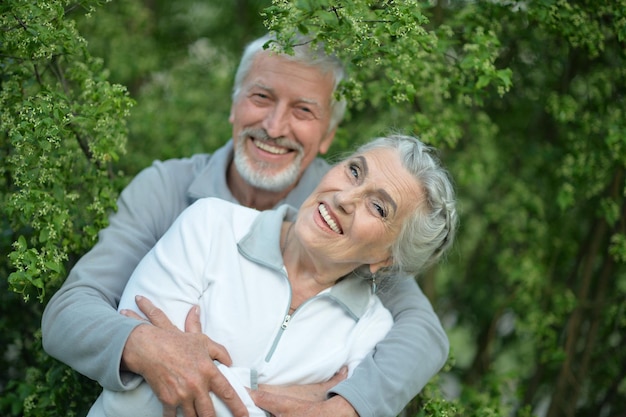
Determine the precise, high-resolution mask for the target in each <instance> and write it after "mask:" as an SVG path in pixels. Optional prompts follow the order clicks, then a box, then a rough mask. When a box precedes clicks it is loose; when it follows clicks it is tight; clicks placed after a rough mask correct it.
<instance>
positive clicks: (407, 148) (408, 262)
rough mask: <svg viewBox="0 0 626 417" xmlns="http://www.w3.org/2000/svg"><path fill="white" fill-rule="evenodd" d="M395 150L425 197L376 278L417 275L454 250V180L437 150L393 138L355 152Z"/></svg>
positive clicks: (408, 138) (406, 138)
mask: <svg viewBox="0 0 626 417" xmlns="http://www.w3.org/2000/svg"><path fill="white" fill-rule="evenodd" d="M373 149H394V150H396V151H397V152H398V154H399V156H400V160H401V161H402V166H403V167H404V168H405V169H406V170H407V171H409V172H410V173H411V174H412V175H413V177H414V178H415V179H416V180H417V181H418V184H419V185H420V187H421V189H422V196H415V198H421V201H419V205H418V208H417V210H415V212H414V213H413V215H411V216H410V217H409V218H407V219H406V220H405V222H404V224H403V225H402V229H401V231H400V234H399V236H398V239H396V242H395V243H394V245H393V247H392V258H393V264H392V266H390V267H388V268H383V269H382V270H380V271H379V272H378V273H377V276H380V277H381V278H385V277H388V276H393V275H398V274H401V275H405V274H408V275H413V276H415V275H417V274H418V273H419V272H422V271H423V270H424V269H425V268H427V267H428V266H430V265H432V264H434V263H436V262H437V261H438V260H439V259H440V258H441V257H442V256H443V254H444V253H445V252H446V251H447V250H448V249H449V248H450V247H451V246H452V243H453V241H454V236H455V234H456V229H457V226H458V217H457V211H456V197H455V192H454V187H453V184H452V179H451V178H450V175H449V174H448V171H447V170H446V169H444V168H443V166H442V165H441V162H440V160H439V158H438V157H437V155H436V150H435V149H434V148H432V147H430V146H427V145H425V144H424V143H422V142H421V141H420V140H418V139H417V138H414V137H411V136H404V135H390V136H387V137H381V138H376V139H374V140H373V141H371V142H368V143H366V144H364V145H362V146H361V147H359V148H358V149H357V151H356V153H357V154H362V153H364V152H368V151H371V150H373Z"/></svg>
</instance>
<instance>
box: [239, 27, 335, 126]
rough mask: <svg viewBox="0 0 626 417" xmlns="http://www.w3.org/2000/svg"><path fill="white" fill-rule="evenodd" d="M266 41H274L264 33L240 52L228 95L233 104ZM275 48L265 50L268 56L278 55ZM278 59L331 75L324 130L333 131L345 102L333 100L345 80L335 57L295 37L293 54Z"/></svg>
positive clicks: (273, 37) (322, 48) (273, 45)
mask: <svg viewBox="0 0 626 417" xmlns="http://www.w3.org/2000/svg"><path fill="white" fill-rule="evenodd" d="M270 41H277V40H276V37H275V36H274V35H272V34H267V35H265V36H262V37H260V38H258V39H256V40H254V41H252V42H251V43H249V44H248V46H246V48H245V49H244V52H243V55H242V57H241V61H240V62H239V67H238V68H237V72H236V73H235V84H234V86H233V95H232V98H233V101H236V100H237V98H238V96H239V94H240V93H241V85H242V84H243V81H244V80H245V78H246V76H247V75H248V73H249V72H250V69H251V68H252V63H253V62H254V58H255V57H256V56H257V54H258V53H260V52H263V51H265V49H263V45H265V44H266V43H267V42H270ZM275 45H276V46H277V44H276V42H273V43H272V46H270V48H268V51H271V53H280V52H278V51H277V50H275V49H274V48H275ZM280 56H281V57H283V58H285V59H288V60H290V61H294V62H299V63H301V64H303V65H307V66H309V67H314V68H317V69H319V70H320V71H321V72H322V74H327V73H329V72H330V73H332V75H333V80H334V85H333V95H332V97H331V116H330V124H329V128H328V130H329V131H331V130H333V129H334V128H336V127H337V125H338V124H339V122H341V119H343V115H344V113H345V111H346V101H345V99H344V98H343V97H342V98H341V99H339V100H337V99H336V98H335V93H336V91H337V87H338V86H339V83H340V82H341V81H342V80H343V79H344V78H345V77H346V72H345V69H344V66H343V64H342V62H341V61H340V60H339V58H337V57H336V56H334V55H329V54H327V53H326V52H325V51H324V47H323V45H321V44H319V43H318V44H313V42H312V41H311V40H310V39H308V38H306V37H304V36H301V35H298V36H296V46H294V47H293V55H289V54H286V53H280Z"/></svg>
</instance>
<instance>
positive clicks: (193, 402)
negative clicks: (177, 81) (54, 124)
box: [42, 37, 448, 417]
mask: <svg viewBox="0 0 626 417" xmlns="http://www.w3.org/2000/svg"><path fill="white" fill-rule="evenodd" d="M270 39H271V38H270V37H263V38H260V39H257V40H256V41H254V42H253V43H251V44H250V45H248V47H247V48H246V50H245V51H244V55H243V57H242V60H241V63H240V65H239V68H238V70H237V74H236V78H235V86H234V91H233V104H232V107H231V113H230V118H229V120H230V122H231V124H232V125H233V137H232V140H231V141H229V142H228V143H227V144H226V145H224V146H223V147H222V148H220V149H218V150H217V151H216V152H215V153H213V154H212V155H207V154H200V155H193V156H192V157H190V158H186V159H176V160H169V161H164V162H155V163H154V164H153V165H152V166H151V167H149V168H147V169H145V170H144V171H142V172H141V173H140V174H139V175H138V176H137V177H136V178H135V179H134V180H133V181H132V182H131V183H130V184H129V186H128V187H127V188H126V189H125V190H124V191H123V192H122V194H121V196H120V199H119V202H118V211H117V212H116V213H115V214H113V215H112V216H111V219H110V225H109V226H108V227H107V228H105V229H104V230H102V231H101V232H100V235H99V241H98V243H97V244H96V245H95V246H94V248H93V249H92V250H91V251H90V252H88V253H87V254H86V255H85V256H84V257H83V258H82V259H81V260H80V261H79V262H78V263H77V264H76V266H75V267H74V268H73V270H72V271H71V272H70V275H69V277H68V279H67V281H66V282H65V284H64V285H63V287H62V288H61V289H60V291H59V292H58V293H57V294H55V296H54V297H53V298H52V300H51V301H50V303H49V304H48V306H47V307H46V310H45V312H44V316H43V321H42V329H43V342H44V348H45V349H46V351H47V352H48V353H49V354H50V355H52V356H54V357H55V358H57V359H59V360H61V361H63V362H65V363H67V364H68V365H70V366H71V367H73V368H74V369H76V370H77V371H79V372H81V373H83V374H84V375H86V376H88V377H90V378H93V379H95V380H97V381H98V382H99V383H100V384H101V385H102V386H103V387H105V388H107V389H110V390H114V391H123V390H128V389H131V388H133V387H135V386H137V384H138V383H139V382H140V380H141V378H143V379H145V380H146V382H147V383H148V384H149V385H150V386H151V388H152V390H153V391H154V392H155V394H156V395H157V396H158V398H159V399H160V400H161V402H162V403H163V406H164V407H163V409H164V416H174V415H175V414H176V409H177V408H180V410H181V411H182V413H183V414H184V415H185V416H186V417H191V416H203V417H204V416H213V415H214V414H213V413H214V411H213V406H212V403H211V400H210V396H209V391H212V392H214V393H215V394H216V395H217V396H218V397H220V398H222V399H223V400H224V402H225V403H226V405H227V406H228V407H229V408H230V410H231V411H232V412H233V415H234V416H244V415H247V411H246V408H245V407H244V406H243V403H242V402H241V401H240V400H239V398H238V397H237V395H236V394H235V393H234V391H233V389H232V387H231V386H230V385H229V384H228V382H227V381H226V380H225V379H224V377H223V376H222V374H221V373H220V372H219V371H218V370H217V368H216V366H215V365H214V362H213V361H214V360H217V361H219V362H222V363H224V364H226V365H229V364H230V358H229V356H228V353H227V352H226V351H225V350H224V348H223V347H221V346H220V345H219V344H217V343H215V342H213V341H212V340H210V339H209V338H208V337H206V336H204V335H202V334H201V333H200V332H198V329H197V316H196V315H195V314H193V309H192V312H190V315H189V318H188V323H189V325H188V328H187V330H188V331H187V332H182V331H180V330H178V329H176V328H174V327H173V326H172V325H171V324H170V323H169V322H168V320H167V319H166V318H165V317H164V316H163V315H162V313H161V312H160V311H158V310H156V309H154V307H153V306H152V305H151V303H150V302H149V300H146V299H141V300H139V301H138V303H139V306H140V308H142V311H144V313H146V315H147V316H148V317H149V318H150V319H151V321H152V324H153V325H148V324H146V323H145V322H141V321H137V320H136V319H134V318H132V317H125V316H123V315H120V314H118V313H117V312H116V307H117V303H118V302H119V299H120V296H121V294H122V291H123V289H124V287H125V285H126V282H127V281H128V279H129V277H130V275H131V273H132V271H133V270H134V268H135V267H136V265H137V264H138V262H139V261H140V260H141V258H142V257H143V256H144V255H145V254H146V253H147V252H148V251H149V250H150V248H151V247H152V246H154V244H155V243H156V241H157V240H158V239H159V238H160V237H161V236H162V235H163V234H164V233H165V231H166V230H167V229H168V228H169V226H170V225H171V224H172V222H173V221H174V219H175V218H176V217H177V216H178V215H179V214H180V213H181V212H182V211H183V210H184V209H185V208H186V207H188V206H189V205H190V204H191V203H193V202H194V201H195V200H197V199H199V198H203V197H210V196H212V197H219V198H222V199H225V200H228V201H232V202H236V203H238V204H242V205H245V206H248V207H254V208H257V209H260V210H263V209H269V208H273V207H276V206H277V205H279V204H283V203H287V204H290V205H292V206H294V207H299V206H300V204H301V203H302V201H303V200H304V199H305V198H306V197H307V196H308V195H309V194H310V192H311V191H312V190H313V189H314V188H315V186H316V185H317V183H318V181H319V179H320V178H321V177H322V176H323V174H324V173H326V171H327V170H328V169H329V166H328V164H327V163H326V162H325V161H323V160H322V159H321V158H317V154H318V153H320V154H324V153H326V152H327V151H328V149H329V147H330V145H331V143H332V140H333V138H334V134H335V130H336V127H337V124H338V123H339V121H340V120H341V118H342V116H343V111H344V107H345V103H343V102H342V101H337V100H335V97H334V92H335V90H336V88H337V85H338V84H339V83H340V82H341V80H342V79H343V77H344V72H343V68H342V66H341V64H340V63H339V62H338V61H337V60H336V59H335V58H334V57H331V56H328V55H326V54H323V53H322V52H321V51H320V50H317V49H312V48H311V47H310V44H305V45H303V46H300V47H296V48H295V55H293V56H291V55H284V54H280V53H277V52H273V51H270V50H264V49H263V45H264V44H265V43H266V42H267V41H268V40H270ZM381 298H382V299H383V302H384V303H385V306H386V307H387V308H388V309H389V310H390V311H391V313H392V314H393V316H394V325H393V327H392V329H391V331H390V332H389V334H388V335H387V337H386V338H385V339H384V340H383V341H381V342H380V343H379V344H378V345H377V346H376V348H375V350H374V351H373V352H371V354H370V355H369V356H368V357H367V358H366V359H365V360H364V361H363V363H361V365H360V366H359V367H358V368H357V369H356V371H355V373H354V375H353V376H352V377H350V378H349V379H345V380H344V379H343V377H342V374H340V375H339V376H338V377H337V378H334V379H333V380H331V381H330V383H328V384H323V385H321V386H316V387H286V388H282V389H280V390H274V389H271V392H264V393H262V394H261V395H257V394H253V398H255V401H257V404H258V405H259V406H260V407H262V408H265V409H267V410H268V411H270V412H271V413H273V414H276V415H282V416H356V415H359V416H361V417H366V416H376V417H380V416H395V415H396V414H397V413H398V412H399V411H400V410H401V409H402V408H403V407H404V406H405V405H406V404H407V403H408V401H410V399H411V398H413V397H414V396H415V395H416V394H417V393H418V392H419V391H420V390H421V389H422V387H423V386H424V385H425V384H426V382H428V380H429V379H430V378H431V377H432V376H433V375H434V374H435V373H436V372H437V371H439V369H440V368H441V367H442V366H443V364H444V362H445V360H446V357H447V353H448V341H447V338H446V335H445V333H444V331H443V329H442V327H441V324H440V322H439V320H438V318H437V316H436V315H435V314H434V312H433V309H432V307H431V305H430V303H429V302H428V300H427V299H426V297H425V296H424V295H423V294H422V292H421V291H420V290H419V288H418V286H417V284H416V283H415V281H414V280H411V279H409V280H404V281H402V283H401V284H399V285H396V286H394V287H392V288H389V289H388V290H387V291H386V292H383V294H381ZM334 384H336V385H334ZM269 388H270V387H268V389H269ZM327 389H329V391H328V392H327V393H326V390H327ZM316 390H318V391H319V390H323V391H324V394H325V395H324V396H323V398H322V399H321V400H319V401H317V400H315V399H314V396H312V395H311V394H310V393H311V392H315V391H316ZM302 392H304V393H306V396H300V395H299V393H302ZM294 397H296V398H294ZM297 397H300V398H297Z"/></svg>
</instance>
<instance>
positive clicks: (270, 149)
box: [254, 140, 289, 155]
mask: <svg viewBox="0 0 626 417" xmlns="http://www.w3.org/2000/svg"><path fill="white" fill-rule="evenodd" d="M254 144H255V145H256V146H257V148H259V149H263V150H264V151H265V152H269V153H273V154H276V155H284V154H286V153H287V152H289V151H288V150H287V149H285V148H277V147H276V146H272V145H270V144H269V143H267V142H263V141H260V140H255V141H254Z"/></svg>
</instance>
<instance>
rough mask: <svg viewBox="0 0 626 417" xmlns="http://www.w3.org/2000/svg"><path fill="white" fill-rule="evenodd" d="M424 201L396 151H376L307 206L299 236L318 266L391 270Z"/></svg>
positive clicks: (335, 175)
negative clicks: (394, 250)
mask: <svg viewBox="0 0 626 417" xmlns="http://www.w3.org/2000/svg"><path fill="white" fill-rule="evenodd" d="M421 201H422V191H421V187H420V184H419V183H418V181H417V180H416V179H415V178H414V177H413V175H411V174H410V173H409V172H408V171H407V170H406V169H405V168H404V167H403V166H402V163H401V161H400V157H399V155H398V153H397V151H396V150H393V149H374V150H371V151H368V152H365V153H362V154H358V155H355V156H353V157H350V158H348V159H347V160H346V161H343V162H341V163H340V164H338V165H336V166H334V167H333V168H332V169H331V170H330V171H329V172H328V173H327V174H326V175H325V176H324V178H322V181H321V182H320V184H319V185H318V186H317V188H316V189H315V191H313V193H312V194H311V195H310V196H309V198H307V200H306V201H305V202H304V203H303V204H302V207H301V208H300V211H299V214H298V220H297V222H296V227H295V231H296V232H297V233H298V237H299V240H300V241H301V242H302V244H303V246H305V248H306V249H307V250H308V251H309V253H310V254H311V256H313V257H314V258H316V259H317V260H318V261H323V262H327V263H336V264H342V265H343V266H345V267H346V272H347V271H351V270H353V269H355V268H357V267H359V266H361V265H364V264H366V265H370V270H371V271H372V272H376V270H378V269H379V268H380V267H383V266H387V265H390V264H391V261H392V260H391V247H392V245H393V243H394V242H395V240H396V239H397V238H398V235H399V233H400V230H401V229H402V226H403V224H404V221H405V220H406V219H407V217H408V216H410V215H411V214H412V213H413V212H414V210H415V209H416V208H417V206H418V205H419V204H420V202H421Z"/></svg>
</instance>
